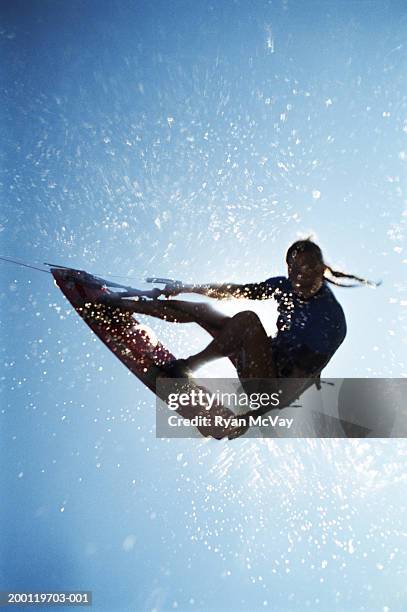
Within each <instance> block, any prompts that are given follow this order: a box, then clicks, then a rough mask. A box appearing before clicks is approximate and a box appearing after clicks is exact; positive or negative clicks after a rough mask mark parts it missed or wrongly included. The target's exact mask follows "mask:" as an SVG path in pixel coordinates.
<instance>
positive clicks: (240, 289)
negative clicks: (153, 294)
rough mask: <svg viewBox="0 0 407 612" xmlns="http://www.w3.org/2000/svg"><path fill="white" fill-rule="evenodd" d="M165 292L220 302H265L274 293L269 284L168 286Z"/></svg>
mask: <svg viewBox="0 0 407 612" xmlns="http://www.w3.org/2000/svg"><path fill="white" fill-rule="evenodd" d="M164 292H165V293H166V294H167V295H178V294H180V293H197V294H199V295H206V296H208V297H211V298H216V299H218V300H224V299H228V298H231V297H233V298H238V299H239V298H241V299H246V300H264V299H268V298H269V297H272V292H271V290H270V287H269V286H268V285H267V283H264V282H263V283H246V284H243V285H240V284H235V283H223V284H220V285H212V284H208V285H181V286H179V287H174V286H171V285H167V286H166V287H165V290H164Z"/></svg>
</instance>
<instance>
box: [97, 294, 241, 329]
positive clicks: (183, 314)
mask: <svg viewBox="0 0 407 612" xmlns="http://www.w3.org/2000/svg"><path fill="white" fill-rule="evenodd" d="M102 302H103V303H104V304H107V305H109V306H110V307H116V308H117V309H118V310H119V312H129V313H136V314H145V315H148V316H151V317H157V318H159V319H163V320H164V321H169V322H171V323H197V324H198V325H199V326H200V327H202V328H203V329H205V330H206V331H207V332H208V333H209V334H211V336H213V337H215V336H217V334H218V333H219V331H220V330H221V329H222V328H223V326H224V325H225V324H226V323H227V321H229V320H230V317H228V316H227V315H224V314H222V313H220V312H218V311H217V310H215V309H214V308H213V307H212V306H210V305H209V304H206V303H204V302H187V301H183V300H137V301H135V300H123V299H121V298H120V297H118V296H117V294H108V295H107V296H106V297H105V298H103V300H102Z"/></svg>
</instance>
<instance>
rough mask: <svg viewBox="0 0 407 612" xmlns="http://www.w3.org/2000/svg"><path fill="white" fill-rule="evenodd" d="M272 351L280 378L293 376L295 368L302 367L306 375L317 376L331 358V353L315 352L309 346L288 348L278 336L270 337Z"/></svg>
mask: <svg viewBox="0 0 407 612" xmlns="http://www.w3.org/2000/svg"><path fill="white" fill-rule="evenodd" d="M270 353H271V358H272V359H273V361H274V364H275V366H276V369H277V374H278V377H279V378H287V377H290V376H292V373H293V371H294V368H299V369H301V370H302V371H303V372H304V373H305V376H306V377H308V376H315V375H316V374H319V373H320V372H321V370H322V369H323V368H324V367H325V366H326V364H327V363H328V361H329V360H330V356H329V355H322V354H321V353H315V352H314V351H312V350H311V349H309V348H308V347H307V346H301V347H298V348H296V349H295V350H288V349H287V348H286V347H284V346H283V345H282V344H281V343H280V342H278V341H277V339H276V338H270Z"/></svg>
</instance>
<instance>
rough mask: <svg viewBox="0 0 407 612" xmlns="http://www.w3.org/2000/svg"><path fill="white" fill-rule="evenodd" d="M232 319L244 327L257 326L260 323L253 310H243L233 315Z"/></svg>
mask: <svg viewBox="0 0 407 612" xmlns="http://www.w3.org/2000/svg"><path fill="white" fill-rule="evenodd" d="M233 319H234V320H235V321H237V322H239V323H240V324H241V325H242V326H243V325H244V326H245V327H250V328H252V327H258V326H259V325H261V321H260V318H259V317H258V315H257V314H256V313H255V312H253V310H243V311H242V312H238V313H237V314H235V315H234V317H233Z"/></svg>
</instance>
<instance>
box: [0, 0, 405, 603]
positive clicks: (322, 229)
mask: <svg viewBox="0 0 407 612" xmlns="http://www.w3.org/2000/svg"><path fill="white" fill-rule="evenodd" d="M406 34H407V8H406V5H405V3H404V2H401V1H400V2H397V1H390V0H388V1H380V2H379V1H368V0H366V1H356V2H346V3H345V2H334V1H331V2H322V1H321V2H318V1H313V0H310V1H309V2H306V3H305V2H300V1H291V0H286V1H285V0H283V1H275V2H263V1H260V0H259V1H258V2H243V1H232V0H230V1H227V2H226V1H218V2H213V3H211V2H206V1H202V2H192V1H189V2H186V1H185V2H184V1H179V0H175V1H173V2H171V3H168V2H159V1H158V0H154V1H152V2H127V1H110V2H105V1H98V2H94V1H87V2H84V1H78V0H73V1H70V2H65V3H64V2H60V1H55V2H48V1H41V2H39V1H25V2H21V1H8V2H7V1H6V2H3V3H2V5H1V27H0V42H1V47H2V57H3V62H2V67H1V76H2V81H3V86H2V93H1V95H2V108H3V113H2V118H1V123H0V130H1V142H2V158H1V159H2V162H1V174H2V176H1V190H2V206H1V212H0V230H1V231H0V240H1V249H0V250H1V252H2V254H5V255H8V256H14V257H17V258H20V259H22V260H24V261H30V262H39V263H42V262H44V261H51V262H56V263H61V264H63V265H72V266H73V267H80V268H85V269H87V270H89V271H93V272H96V273H100V274H102V275H103V274H106V275H107V274H114V275H116V274H120V275H127V276H129V277H131V278H132V279H135V280H132V281H131V282H132V283H133V284H135V285H138V286H142V280H143V279H144V278H145V277H146V276H148V275H152V274H154V275H155V274H158V275H162V276H173V277H175V278H181V279H182V280H184V281H195V282H200V281H214V282H219V281H222V280H230V281H255V280H262V279H264V278H267V277H269V276H272V275H277V274H282V273H284V271H285V266H284V255H285V251H286V249H287V247H288V246H289V244H290V243H291V242H292V241H294V240H295V239H297V238H298V237H305V236H307V235H310V234H312V235H313V237H314V239H315V240H317V241H318V243H319V244H320V245H321V247H322V249H323V251H324V253H325V257H326V260H327V262H328V263H330V264H331V265H333V266H335V267H338V268H340V269H342V270H345V271H349V272H351V273H355V274H358V275H361V276H365V277H367V278H372V279H375V280H377V279H382V280H383V285H382V287H380V288H379V289H378V290H369V289H366V288H361V289H348V290H346V289H337V290H335V294H336V296H337V297H338V299H339V300H340V302H341V304H342V305H343V307H344V310H345V313H346V316H347V321H348V336H347V338H346V340H345V342H344V344H343V345H342V347H341V348H340V349H339V351H338V353H337V355H335V357H334V359H333V360H332V362H331V363H330V364H329V366H328V368H327V369H326V371H325V374H326V375H327V376H332V377H333V376H337V377H340V376H345V377H369V376H372V377H405V376H406V374H407V366H406V361H405V355H406V344H407V334H406V312H407V298H406V291H405V289H406V263H407V252H406V247H405V230H406V223H407V205H406V203H407V197H406V169H407V88H406V76H405V75H406V74H407V62H406V44H405V40H406ZM1 265H2V268H1V278H2V289H1V295H0V299H1V302H0V307H1V315H2V316H1V321H2V322H1V335H2V342H1V347H0V350H1V361H2V366H3V367H2V374H1V384H2V395H1V398H2V399H1V415H0V416H1V423H2V440H3V444H2V451H1V455H2V466H3V470H2V481H3V483H2V490H3V503H2V508H1V529H2V541H3V552H2V561H3V563H2V568H1V574H0V582H1V586H2V588H3V587H4V588H5V589H8V588H20V589H47V590H49V589H50V588H54V589H62V588H63V589H68V588H73V589H78V588H81V589H91V590H93V592H94V602H95V603H94V608H95V609H96V610H102V609H106V610H137V611H138V610H140V611H141V610H142V611H144V610H146V611H147V610H149V611H151V610H160V611H161V610H165V611H167V610H173V609H178V610H182V611H184V610H185V611H186V610H208V609H210V610H219V611H220V610H222V611H223V610H253V611H254V610H263V609H269V610H278V611H281V610H292V611H296V610H304V608H305V609H310V610H320V611H327V610H338V611H343V610H358V611H359V610H360V611H362V610H369V611H371V610H380V611H383V612H386V611H387V610H391V611H393V610H402V609H403V603H402V602H403V601H405V596H406V594H405V570H404V569H403V568H405V566H406V555H405V552H406V550H405V506H404V504H405V501H404V499H405V477H404V473H405V460H404V457H405V452H406V447H405V443H404V442H403V441H397V440H389V441H374V440H373V441H346V440H325V441H317V440H314V441H311V440H309V441H307V440H298V441H297V440H284V441H283V440H280V441H270V440H269V441H262V440H240V441H236V442H234V443H233V444H219V443H216V442H215V441H197V440H170V441H165V440H157V439H156V438H155V433H154V419H155V415H154V398H153V396H152V395H151V394H150V393H149V392H147V391H146V390H145V389H144V388H142V387H141V386H140V384H138V382H137V381H136V380H135V379H134V377H132V376H131V375H129V374H128V373H127V371H126V370H125V369H124V368H123V366H122V365H121V364H120V363H119V362H117V360H115V359H114V357H113V356H112V355H111V354H110V353H109V352H108V351H107V350H106V349H105V347H103V345H101V344H100V343H98V341H97V340H96V339H95V338H93V337H92V334H91V333H90V331H89V330H87V329H86V327H85V326H84V324H83V323H82V322H81V321H80V319H79V318H78V317H77V316H76V315H75V314H74V313H72V310H71V308H70V307H69V305H68V304H67V302H66V301H64V298H63V296H62V295H61V294H60V293H59V292H58V291H57V289H56V288H55V287H54V286H53V284H52V282H51V278H50V277H49V276H47V275H45V274H41V273H39V272H38V273H37V272H34V271H29V270H26V269H17V268H14V267H13V266H11V265H9V264H1ZM247 306H248V304H245V303H239V304H237V305H236V304H229V305H224V304H222V307H223V308H225V309H226V310H227V311H232V310H233V309H236V308H246V307H247ZM249 306H250V307H253V304H249ZM255 307H256V308H259V310H258V312H260V313H261V315H262V316H263V318H264V322H265V325H266V326H267V327H268V329H270V331H271V330H272V329H273V325H274V321H275V308H274V306H273V304H272V303H267V304H262V305H261V307H258V306H257V305H255ZM153 327H154V330H155V331H157V334H158V335H159V337H160V338H162V339H163V340H164V341H165V342H166V343H167V344H168V345H169V347H170V348H172V349H173V350H174V351H175V352H176V353H177V354H178V355H186V354H188V353H189V352H191V351H192V350H195V349H199V348H200V347H202V346H204V344H205V342H206V340H207V336H206V335H205V334H204V333H203V332H200V331H199V330H198V329H195V327H193V326H189V325H188V326H183V327H181V326H179V327H176V326H171V325H169V324H164V323H159V324H158V323H156V322H155V323H154V326H153ZM208 372H209V373H217V374H227V373H230V370H228V368H227V364H226V363H220V364H217V365H216V366H214V367H212V369H211V370H208Z"/></svg>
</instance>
